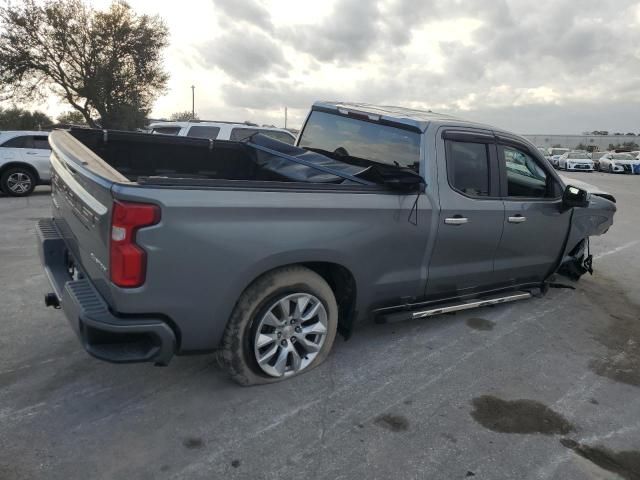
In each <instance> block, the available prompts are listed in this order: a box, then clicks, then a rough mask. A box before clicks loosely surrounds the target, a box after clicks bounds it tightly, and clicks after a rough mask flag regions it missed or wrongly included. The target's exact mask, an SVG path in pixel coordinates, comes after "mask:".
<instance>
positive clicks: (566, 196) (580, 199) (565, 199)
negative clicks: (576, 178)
mask: <svg viewBox="0 0 640 480" xmlns="http://www.w3.org/2000/svg"><path fill="white" fill-rule="evenodd" d="M562 205H563V206H564V207H565V208H573V207H582V208H585V207H588V206H589V192H587V191H586V190H582V189H581V188H578V187H574V186H573V185H567V188H565V189H564V193H563V194H562Z"/></svg>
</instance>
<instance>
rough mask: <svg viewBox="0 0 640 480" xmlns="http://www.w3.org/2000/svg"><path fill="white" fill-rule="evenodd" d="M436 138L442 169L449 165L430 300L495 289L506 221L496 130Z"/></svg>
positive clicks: (442, 173)
mask: <svg viewBox="0 0 640 480" xmlns="http://www.w3.org/2000/svg"><path fill="white" fill-rule="evenodd" d="M436 142H438V145H437V154H438V167H440V166H446V168H438V186H439V197H440V218H439V222H438V223H439V224H438V230H437V237H436V243H435V246H434V251H433V254H432V256H431V262H430V264H429V272H428V280H427V287H426V292H425V296H426V297H427V299H431V298H436V297H453V296H461V295H466V294H470V293H476V292H479V291H483V290H489V289H491V287H492V286H493V285H494V283H495V277H494V272H493V259H494V255H495V252H496V248H497V247H498V243H499V241H500V237H501V235H502V228H503V224H504V204H503V201H502V199H501V198H500V196H499V171H498V165H497V152H496V146H495V139H494V136H493V134H492V132H490V131H485V130H479V129H468V130H467V129H464V130H463V129H458V128H456V129H454V130H447V129H443V131H442V133H441V134H439V136H438V138H437V139H436ZM442 159H444V161H442Z"/></svg>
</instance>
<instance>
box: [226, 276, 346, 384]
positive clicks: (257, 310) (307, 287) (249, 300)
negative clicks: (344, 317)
mask: <svg viewBox="0 0 640 480" xmlns="http://www.w3.org/2000/svg"><path fill="white" fill-rule="evenodd" d="M305 297H309V298H311V299H310V300H309V302H308V303H307V304H304V305H305V306H303V307H302V308H301V310H302V313H304V312H309V311H311V310H314V309H315V310H317V311H318V312H319V313H318V314H316V316H315V317H310V318H311V320H304V321H303V320H301V319H304V318H305V315H299V316H298V318H299V320H294V319H291V318H292V317H291V316H289V317H287V315H286V313H285V312H284V310H283V309H281V307H279V305H283V304H285V305H288V308H289V310H290V307H291V306H292V305H294V306H296V308H295V309H294V310H295V311H294V313H293V314H292V316H293V317H295V316H296V312H297V311H298V308H297V307H299V306H300V304H299V303H297V300H300V299H302V298H305ZM313 299H315V300H313ZM281 300H282V302H280V301H281ZM300 301H301V302H302V300H300ZM316 306H317V308H316ZM278 309H279V310H278ZM322 309H324V310H322ZM323 311H324V315H323V314H322V312H323ZM269 313H273V315H269ZM276 317H277V318H276ZM282 317H284V318H285V319H286V318H289V319H291V320H290V322H291V325H289V323H286V322H285V323H283V324H279V323H278V325H282V326H278V327H277V328H275V327H272V326H271V325H273V324H275V323H276V322H274V321H272V320H268V323H265V322H267V318H271V319H274V318H275V319H276V320H280V318H282ZM300 318H301V319H300ZM323 318H324V321H325V324H326V325H322V324H321V323H322V322H321V320H322V319H323ZM316 320H317V322H316V323H312V324H311V325H312V326H311V327H309V326H308V325H309V323H308V322H315V321H316ZM294 322H297V323H296V324H295V325H293V323H294ZM305 325H306V326H305ZM318 325H320V326H319V327H318ZM322 327H324V328H325V329H326V331H325V333H324V334H316V333H308V334H305V333H304V331H305V330H308V329H310V328H311V329H314V331H315V329H316V328H317V329H319V330H321V329H322ZM337 327H338V305H337V303H336V299H335V296H334V294H333V291H332V290H331V287H329V285H328V284H327V282H326V281H325V280H324V279H323V278H322V277H321V276H320V275H318V274H317V273H315V272H313V271H311V270H309V269H308V268H305V267H301V266H291V267H283V268H279V269H276V270H274V271H272V272H269V273H266V274H264V275H263V276H261V277H259V278H258V279H257V280H255V281H254V282H253V283H252V284H251V285H250V286H249V287H247V289H246V290H245V291H244V292H243V293H242V295H241V296H240V298H239V299H238V302H237V303H236V306H235V308H234V310H233V313H232V314H231V318H230V319H229V322H228V324H227V327H226V329H225V332H224V336H223V340H222V348H221V349H220V351H219V354H218V355H219V357H218V358H219V359H220V362H221V363H222V365H223V366H224V367H225V369H226V370H227V371H228V373H229V375H230V376H231V378H232V379H233V380H234V381H235V382H237V383H239V384H241V385H260V384H267V383H275V382H279V381H282V380H285V379H288V378H292V377H294V376H297V375H300V374H301V373H306V372H308V371H310V370H312V369H313V368H315V367H317V366H318V365H320V364H321V363H322V362H323V361H324V360H325V359H326V357H327V355H328V354H329V352H330V350H331V347H332V345H333V342H334V340H335V337H336V330H337ZM272 328H273V331H272V330H271V329H272ZM294 328H295V330H293V329H294ZM302 328H304V329H305V330H302ZM296 332H302V333H296ZM280 335H282V337H281V336H280ZM296 335H297V337H296ZM264 337H269V338H271V337H273V338H277V339H280V340H273V339H272V340H270V341H267V343H265V344H264V345H265V346H264V347H261V349H259V346H258V339H259V338H264ZM297 338H299V339H297ZM309 338H311V341H309ZM314 339H315V340H316V341H317V342H316V343H317V345H316V344H315V343H313V341H314ZM282 342H284V343H286V347H284V348H283V347H282V345H283V343H282ZM312 344H313V345H315V346H314V347H313V348H318V350H317V351H316V352H308V353H306V354H305V352H306V349H305V346H306V345H312ZM272 349H275V350H274V351H275V352H276V353H274V354H273V356H269V352H270V351H271V350H272ZM293 349H295V350H296V352H297V355H296V352H294V351H293ZM263 351H265V352H266V353H265V354H264V356H263V357H262V359H261V360H262V362H261V363H259V359H258V356H259V355H262V352H263ZM283 355H284V358H285V361H284V362H285V365H284V374H281V375H279V376H277V375H278V366H281V365H282V362H279V360H280V358H282V356H283ZM268 356H269V358H270V360H269V361H268V362H267V361H265V359H266V358H267V357H268ZM296 357H297V362H298V367H299V368H298V369H297V370H296V369H295V365H296ZM309 357H311V358H309ZM274 358H275V359H276V361H275V362H273V359H274ZM306 362H308V363H306ZM273 363H275V365H273ZM305 363H306V364H305ZM261 364H262V365H263V366H261Z"/></svg>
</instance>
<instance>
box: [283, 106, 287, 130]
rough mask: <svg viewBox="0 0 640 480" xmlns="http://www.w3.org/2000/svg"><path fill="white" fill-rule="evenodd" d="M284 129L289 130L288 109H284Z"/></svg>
mask: <svg viewBox="0 0 640 480" xmlns="http://www.w3.org/2000/svg"><path fill="white" fill-rule="evenodd" d="M284 128H287V107H284Z"/></svg>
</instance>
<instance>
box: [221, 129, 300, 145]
mask: <svg viewBox="0 0 640 480" xmlns="http://www.w3.org/2000/svg"><path fill="white" fill-rule="evenodd" d="M256 133H261V134H262V135H265V136H267V137H269V138H273V139H274V140H278V141H280V142H284V143H288V144H289V145H293V143H294V142H295V139H294V138H293V136H292V135H289V134H288V133H285V132H280V131H278V130H263V129H257V128H234V129H233V130H231V135H230V136H229V140H232V141H234V142H241V141H242V140H245V139H247V138H249V137H250V136H251V135H254V134H256Z"/></svg>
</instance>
